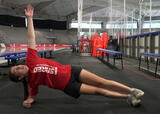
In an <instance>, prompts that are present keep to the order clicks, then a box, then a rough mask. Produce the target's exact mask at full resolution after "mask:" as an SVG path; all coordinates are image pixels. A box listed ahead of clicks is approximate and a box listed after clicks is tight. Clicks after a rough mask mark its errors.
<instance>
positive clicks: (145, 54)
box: [139, 52, 160, 77]
mask: <svg viewBox="0 0 160 114" xmlns="http://www.w3.org/2000/svg"><path fill="white" fill-rule="evenodd" d="M139 55H140V56H139V70H140V69H141V58H142V57H141V56H146V58H147V70H148V71H149V59H148V57H149V56H150V57H154V58H157V61H156V66H155V77H156V75H157V68H158V62H159V58H160V54H156V53H146V52H140V53H139Z"/></svg>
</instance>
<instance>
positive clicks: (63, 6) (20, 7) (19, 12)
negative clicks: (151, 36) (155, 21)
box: [0, 0, 160, 21]
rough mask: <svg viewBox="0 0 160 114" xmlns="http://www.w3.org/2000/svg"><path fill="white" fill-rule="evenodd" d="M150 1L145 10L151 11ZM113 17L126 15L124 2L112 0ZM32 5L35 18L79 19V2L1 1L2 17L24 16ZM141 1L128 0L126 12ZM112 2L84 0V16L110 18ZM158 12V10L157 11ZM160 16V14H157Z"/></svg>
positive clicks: (47, 0)
mask: <svg viewBox="0 0 160 114" xmlns="http://www.w3.org/2000/svg"><path fill="white" fill-rule="evenodd" d="M149 1H150V0H143V2H145V8H148V9H149ZM152 1H153V2H154V4H153V8H154V9H158V8H159V6H160V1H159V0H152ZM112 2H113V17H115V18H118V17H120V16H122V15H123V14H124V13H123V12H124V0H112ZM28 3H30V4H32V6H33V7H34V8H35V15H34V18H39V19H51V20H57V21H66V20H67V18H77V9H78V8H77V6H78V0H0V15H12V16H21V17H23V16H24V9H25V7H26V5H27V4H28ZM138 4H139V0H126V12H128V13H129V12H132V11H133V10H134V9H139V5H138ZM110 7H111V0H83V15H86V16H87V15H89V14H90V13H91V12H92V13H93V12H94V16H95V17H97V18H103V19H107V18H109V17H110V12H111V11H110ZM157 11H158V10H157ZM156 15H159V12H156Z"/></svg>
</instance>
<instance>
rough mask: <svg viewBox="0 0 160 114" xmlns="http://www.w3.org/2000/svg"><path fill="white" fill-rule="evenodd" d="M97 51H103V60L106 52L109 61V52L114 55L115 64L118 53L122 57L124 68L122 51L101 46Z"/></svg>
mask: <svg viewBox="0 0 160 114" xmlns="http://www.w3.org/2000/svg"><path fill="white" fill-rule="evenodd" d="M97 51H102V58H101V59H102V60H103V59H104V53H107V62H109V54H111V55H113V64H114V65H115V59H116V58H117V55H119V56H120V59H121V66H122V69H123V58H122V55H123V53H122V52H119V51H114V50H108V49H101V48H98V49H97Z"/></svg>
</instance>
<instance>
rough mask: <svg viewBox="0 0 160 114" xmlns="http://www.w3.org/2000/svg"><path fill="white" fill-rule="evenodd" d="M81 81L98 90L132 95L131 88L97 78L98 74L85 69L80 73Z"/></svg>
mask: <svg viewBox="0 0 160 114" xmlns="http://www.w3.org/2000/svg"><path fill="white" fill-rule="evenodd" d="M80 80H81V81H82V83H85V84H88V85H92V86H96V87H97V88H103V89H108V90H110V91H112V92H113V91H115V92H120V93H130V92H131V88H130V87H128V86H125V85H123V84H121V83H118V82H115V81H112V80H107V79H104V78H101V77H99V76H97V75H96V74H93V73H91V72H88V71H87V70H85V69H82V71H81V73H80Z"/></svg>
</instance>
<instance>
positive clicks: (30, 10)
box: [25, 4, 34, 17]
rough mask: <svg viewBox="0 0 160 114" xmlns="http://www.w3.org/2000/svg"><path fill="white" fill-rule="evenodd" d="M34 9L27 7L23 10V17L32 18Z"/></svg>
mask: <svg viewBox="0 0 160 114" xmlns="http://www.w3.org/2000/svg"><path fill="white" fill-rule="evenodd" d="M33 13H34V8H33V7H32V6H31V4H28V5H27V8H26V9H25V15H26V16H27V17H33Z"/></svg>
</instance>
